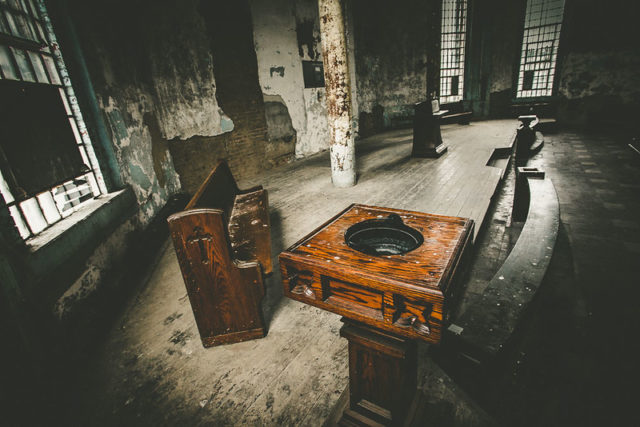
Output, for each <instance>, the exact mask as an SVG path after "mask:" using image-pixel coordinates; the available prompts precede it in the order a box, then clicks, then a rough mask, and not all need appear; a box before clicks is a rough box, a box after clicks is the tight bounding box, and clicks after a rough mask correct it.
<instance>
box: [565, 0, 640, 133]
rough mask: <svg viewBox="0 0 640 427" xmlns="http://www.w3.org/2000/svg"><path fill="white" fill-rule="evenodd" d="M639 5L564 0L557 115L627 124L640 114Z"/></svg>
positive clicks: (567, 119)
mask: <svg viewBox="0 0 640 427" xmlns="http://www.w3.org/2000/svg"><path fill="white" fill-rule="evenodd" d="M639 15H640V4H638V2H626V1H623V0H611V1H608V2H601V1H595V0H582V1H576V0H573V1H571V0H568V1H567V3H566V6H565V22H564V27H563V32H564V33H563V35H562V38H561V45H560V49H561V58H560V62H559V64H558V66H559V73H560V74H559V85H558V98H559V99H558V117H559V119H560V120H561V121H563V122H565V123H570V124H577V125H583V124H589V125H595V124H601V123H617V124H623V125H627V126H629V125H631V124H632V123H634V120H636V118H637V115H638V113H640V73H639V72H638V70H640V27H639V26H638V24H637V19H638V16H639Z"/></svg>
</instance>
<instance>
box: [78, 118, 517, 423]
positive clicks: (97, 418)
mask: <svg viewBox="0 0 640 427" xmlns="http://www.w3.org/2000/svg"><path fill="white" fill-rule="evenodd" d="M515 127H516V122H515V121H513V120H505V121H493V122H482V123H477V124H472V125H470V126H448V127H446V128H445V130H444V138H445V140H446V141H447V144H448V145H449V152H448V153H447V154H445V155H444V156H443V157H441V158H440V159H411V158H410V157H409V154H410V152H411V138H412V134H411V130H400V131H395V132H391V133H386V134H383V135H379V136H376V137H372V138H369V139H368V140H364V141H361V142H360V143H359V145H358V175H359V176H358V185H357V186H355V187H353V188H350V189H336V188H334V187H333V186H332V185H331V182H330V172H329V165H328V159H327V156H326V155H324V154H323V155H319V156H315V157H313V158H310V159H306V160H303V161H299V162H295V163H293V164H290V165H286V166H284V167H282V168H279V169H277V170H274V171H272V172H270V173H269V174H266V175H264V176H262V177H260V178H256V179H255V180H253V181H252V182H243V183H241V186H245V187H247V186H250V185H255V184H262V185H264V186H265V188H267V190H268V191H269V201H270V211H271V225H272V239H273V242H272V254H273V256H274V258H275V257H277V255H278V254H279V252H280V251H282V250H283V249H285V248H286V247H287V246H289V245H290V244H292V243H294V242H295V241H296V240H297V239H299V238H300V237H301V236H302V235H304V234H306V233H307V232H308V231H310V230H312V229H313V228H314V227H316V226H317V225H319V224H320V223H322V222H324V221H325V220H326V219H327V218H329V217H331V216H332V215H334V214H335V213H337V212H339V211H340V210H342V209H343V208H344V207H346V206H348V205H349V204H351V203H354V202H359V203H365V204H372V205H382V206H391V207H396V208H405V209H413V210H419V211H427V212H433V213H440V214H447V215H460V216H471V217H473V218H475V219H476V220H477V221H481V220H482V218H483V216H484V212H485V211H486V209H487V208H488V206H489V202H490V199H491V196H492V195H493V193H494V190H495V187H496V185H497V183H498V181H499V178H500V173H501V171H500V170H499V169H497V168H494V167H488V166H486V163H487V161H488V159H489V157H490V156H491V153H492V151H493V148H494V147H503V146H507V145H509V144H510V143H511V138H512V136H513V132H514V130H515ZM274 265H277V264H274ZM266 285H267V288H268V290H267V297H266V298H265V303H264V311H265V317H266V321H267V324H268V325H269V332H268V335H267V337H265V338H264V339H259V340H255V341H250V342H245V343H239V344H233V345H227V346H222V347H214V348H209V349H204V348H203V347H202V345H201V343H200V339H199V336H198V332H197V329H196V326H195V323H194V319H193V314H192V312H191V308H190V305H189V301H188V299H187V295H186V291H185V288H184V284H183V281H182V277H181V274H180V270H179V267H178V264H177V261H176V258H175V253H174V250H173V247H172V246H171V245H169V244H167V245H165V247H164V252H163V253H162V255H161V257H160V258H159V260H158V263H157V266H156V267H155V268H154V270H153V272H152V274H151V276H150V278H149V280H148V281H147V282H146V283H145V284H144V285H143V286H142V287H141V289H140V291H139V292H138V293H137V294H136V295H135V298H134V299H133V300H132V301H130V302H129V305H128V306H127V308H126V309H125V310H124V314H123V315H122V317H121V318H120V319H119V320H118V321H117V325H116V326H115V327H114V328H113V330H112V331H111V333H110V335H109V337H108V339H107V340H106V342H105V343H104V345H103V347H102V348H101V349H100V350H99V352H98V354H97V356H95V357H94V358H93V360H91V362H90V364H89V365H88V366H87V367H86V369H85V370H84V371H83V374H82V375H81V380H80V381H79V382H78V384H76V385H75V386H74V393H73V402H74V403H73V406H74V408H75V409H74V411H73V412H72V413H70V414H69V415H70V418H69V420H68V421H69V423H71V424H76V425H79V424H82V425H131V424H134V425H220V424H224V425H320V424H322V423H323V422H324V420H325V419H326V418H327V417H328V416H329V414H330V411H331V409H332V408H333V406H334V404H335V403H336V401H337V400H338V398H339V397H340V395H341V393H342V392H343V390H344V388H345V386H346V385H347V348H346V340H344V339H342V338H340V337H339V335H338V331H339V328H340V326H341V322H340V316H337V315H335V314H331V313H327V312H323V311H321V310H318V309H315V308H313V307H309V306H306V305H304V304H301V303H298V302H295V301H291V300H288V299H285V298H283V297H282V290H281V286H282V285H281V280H280V277H279V273H278V272H276V273H274V274H273V275H272V276H271V277H269V278H268V279H267V281H266ZM426 351H427V349H426V346H425V347H424V348H421V355H422V356H423V357H421V359H424V360H425V361H427V362H428V363H431V364H432V362H430V361H429V360H428V357H427V355H426ZM420 372H421V381H422V382H423V383H424V382H425V381H428V383H430V384H433V385H434V393H433V396H432V400H433V399H435V401H436V402H437V401H438V400H440V399H443V398H448V399H449V400H452V399H453V400H455V399H458V400H460V398H459V396H458V395H457V394H456V393H457V392H456V387H455V385H454V384H452V383H450V380H448V378H447V376H446V375H445V374H444V373H443V372H442V371H440V370H439V369H438V368H437V366H433V367H431V368H429V367H427V366H426V365H423V366H421V371H420ZM458 406H459V411H460V412H461V414H462V415H461V418H462V419H477V418H478V415H477V414H476V409H475V408H474V405H473V403H471V402H465V401H464V400H462V401H461V402H460V403H459V404H458Z"/></svg>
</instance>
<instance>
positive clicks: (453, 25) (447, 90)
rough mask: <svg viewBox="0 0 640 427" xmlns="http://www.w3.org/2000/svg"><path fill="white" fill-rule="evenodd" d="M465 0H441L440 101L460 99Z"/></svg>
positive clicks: (447, 101)
mask: <svg viewBox="0 0 640 427" xmlns="http://www.w3.org/2000/svg"><path fill="white" fill-rule="evenodd" d="M466 37H467V0H442V36H441V47H440V103H441V104H446V103H450V102H457V101H461V100H462V96H463V89H464V45H465V41H466Z"/></svg>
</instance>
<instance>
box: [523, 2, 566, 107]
mask: <svg viewBox="0 0 640 427" xmlns="http://www.w3.org/2000/svg"><path fill="white" fill-rule="evenodd" d="M563 13H564V0H528V2H527V13H526V17H525V25H524V34H523V37H522V54H521V57H520V70H519V74H518V89H517V93H516V96H517V97H518V98H527V97H540V96H551V95H552V91H553V81H554V77H555V70H556V59H557V56H558V43H559V41H560V30H561V27H562V17H563Z"/></svg>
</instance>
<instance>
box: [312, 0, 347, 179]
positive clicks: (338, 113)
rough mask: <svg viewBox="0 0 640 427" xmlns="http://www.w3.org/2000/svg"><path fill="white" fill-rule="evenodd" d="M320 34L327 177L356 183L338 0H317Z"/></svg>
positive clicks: (345, 43) (344, 53) (341, 13)
mask: <svg viewBox="0 0 640 427" xmlns="http://www.w3.org/2000/svg"><path fill="white" fill-rule="evenodd" d="M318 8H319V11H320V34H321V37H322V57H323V61H324V79H325V85H326V95H327V113H328V116H329V117H328V119H329V127H330V133H331V148H330V154H331V180H332V182H333V185H335V186H336V187H351V186H353V185H355V183H356V168H355V143H354V135H353V129H352V111H351V82H350V78H349V65H348V61H347V42H346V35H345V25H344V17H343V9H342V0H318Z"/></svg>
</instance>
